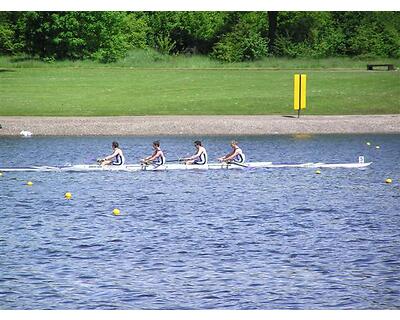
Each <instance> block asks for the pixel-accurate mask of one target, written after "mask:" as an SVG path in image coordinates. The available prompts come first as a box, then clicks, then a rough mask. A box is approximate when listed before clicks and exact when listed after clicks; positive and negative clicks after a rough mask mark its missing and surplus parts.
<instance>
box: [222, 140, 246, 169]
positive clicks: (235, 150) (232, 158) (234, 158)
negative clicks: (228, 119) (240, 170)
mask: <svg viewBox="0 0 400 320" xmlns="http://www.w3.org/2000/svg"><path fill="white" fill-rule="evenodd" d="M231 147H232V151H231V152H229V153H228V154H227V155H225V156H223V157H221V158H218V161H220V162H226V163H244V161H245V160H246V157H245V155H244V153H243V151H242V149H240V148H239V146H238V142H237V141H235V140H233V141H231Z"/></svg>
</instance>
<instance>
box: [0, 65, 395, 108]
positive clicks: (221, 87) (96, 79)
mask: <svg viewBox="0 0 400 320" xmlns="http://www.w3.org/2000/svg"><path fill="white" fill-rule="evenodd" d="M300 72H302V73H305V74H307V76H308V82H307V89H308V90H307V110H306V111H305V112H304V114H310V115H311V114H314V115H332V114H392V113H399V112H400V73H399V72H398V71H394V72H386V71H374V72H367V71H364V70H341V71H329V70H308V71H307V70H303V71H302V70H263V69H231V70H229V69H135V68H128V67H125V68H118V67H106V68H101V67H96V68H88V67H86V68H71V67H58V68H52V67H49V68H9V69H1V70H0V97H1V98H0V115H1V116H11V115H20V116H116V115H260V114H278V115H288V114H294V111H293V74H294V73H300Z"/></svg>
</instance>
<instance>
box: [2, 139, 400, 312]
mask: <svg viewBox="0 0 400 320" xmlns="http://www.w3.org/2000/svg"><path fill="white" fill-rule="evenodd" d="M194 138H195V137H164V138H162V139H161V142H162V146H163V148H164V149H165V150H166V154H167V157H169V158H170V159H171V158H177V157H179V156H184V155H186V154H190V153H192V152H193V143H192V141H193V139H194ZM196 138H197V137H196ZM114 139H117V140H118V141H119V142H120V144H121V146H122V147H123V149H124V150H125V154H126V157H127V158H128V160H129V162H130V163H132V162H135V161H138V160H139V159H140V158H142V157H143V156H145V155H146V154H148V153H151V141H152V140H151V138H145V137H143V138H140V137H121V138H118V137H117V138H116V137H75V138H66V137H54V138H44V137H33V138H30V139H23V138H0V167H1V166H23V165H33V164H37V165H65V164H69V163H71V164H81V163H90V162H91V160H92V159H95V158H96V157H99V156H103V155H105V154H107V153H108V152H109V151H110V145H111V141H112V140H114ZM229 140H230V138H229V137H207V138H204V139H203V141H204V143H205V145H206V147H207V150H208V153H209V156H210V159H215V158H216V157H218V156H220V155H221V154H224V153H227V152H228V151H229V146H228V142H229ZM239 141H240V142H241V146H242V148H243V150H244V151H245V152H246V154H247V158H248V160H249V161H273V162H299V163H301V162H319V161H324V162H340V163H343V162H357V158H358V156H359V155H364V156H365V157H366V161H373V162H374V163H373V164H372V165H371V166H370V167H369V168H367V169H366V170H359V169H323V170H321V174H320V175H317V174H315V169H311V168H308V169H307V168H291V169H258V170H247V169H245V170H231V171H222V170H212V171H202V172H192V171H170V172H136V173H127V172H125V173H122V172H87V173H66V172H64V173H56V172H48V173H39V172H33V173H32V172H30V173H29V172H20V173H4V175H3V176H2V177H0V218H1V222H0V308H1V309H399V308H400V300H399V296H400V201H399V200H400V163H399V160H400V135H328V136H318V135H314V136H304V135H303V136H265V137H239ZM367 141H370V142H371V144H372V145H371V146H367V145H366V142H367ZM375 145H379V146H380V149H376V148H375ZM389 177H390V178H392V179H393V183H392V184H385V183H384V180H385V179H386V178H389ZM27 180H31V181H32V182H33V186H32V187H28V186H26V181H27ZM67 191H69V192H71V193H72V194H73V198H72V200H69V201H68V200H65V199H64V193H65V192H67ZM114 208H119V209H120V211H121V215H120V216H114V215H113V214H112V210H113V209H114Z"/></svg>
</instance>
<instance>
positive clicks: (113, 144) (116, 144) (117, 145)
mask: <svg viewBox="0 0 400 320" xmlns="http://www.w3.org/2000/svg"><path fill="white" fill-rule="evenodd" d="M111 146H112V147H113V149H115V148H119V143H118V142H117V141H113V143H112V144H111Z"/></svg>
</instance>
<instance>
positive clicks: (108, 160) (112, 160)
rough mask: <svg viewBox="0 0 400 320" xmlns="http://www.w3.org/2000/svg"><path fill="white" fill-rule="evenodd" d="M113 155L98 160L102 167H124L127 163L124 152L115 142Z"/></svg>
mask: <svg viewBox="0 0 400 320" xmlns="http://www.w3.org/2000/svg"><path fill="white" fill-rule="evenodd" d="M111 146H112V149H113V153H112V154H110V155H109V156H107V157H105V158H104V159H100V160H98V162H99V164H100V165H102V166H105V165H112V166H122V165H123V164H124V163H125V157H124V154H123V152H122V150H121V149H120V148H119V144H118V142H117V141H113V143H112V144H111Z"/></svg>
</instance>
